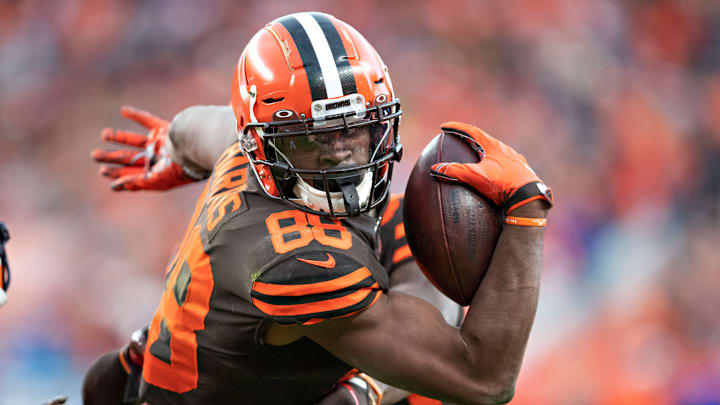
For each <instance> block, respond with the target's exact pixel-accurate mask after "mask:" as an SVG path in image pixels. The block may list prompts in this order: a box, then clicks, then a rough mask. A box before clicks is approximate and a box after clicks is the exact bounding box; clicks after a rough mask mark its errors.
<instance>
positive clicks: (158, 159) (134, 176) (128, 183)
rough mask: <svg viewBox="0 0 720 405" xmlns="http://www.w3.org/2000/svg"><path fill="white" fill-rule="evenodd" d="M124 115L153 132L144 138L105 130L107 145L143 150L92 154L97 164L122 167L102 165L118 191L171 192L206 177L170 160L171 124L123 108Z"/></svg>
mask: <svg viewBox="0 0 720 405" xmlns="http://www.w3.org/2000/svg"><path fill="white" fill-rule="evenodd" d="M122 115H123V117H125V118H129V119H131V120H134V121H136V122H138V123H139V124H140V125H142V126H144V127H145V128H147V129H148V130H150V132H149V133H148V135H142V134H138V133H135V132H128V131H118V130H115V129H112V128H105V129H103V131H102V132H101V133H100V137H101V138H102V140H103V141H105V142H112V143H117V144H120V145H125V146H129V147H132V148H141V149H142V150H132V149H120V150H106V149H95V150H93V151H92V158H93V159H94V160H95V161H96V162H100V163H111V164H115V165H118V166H107V165H102V166H101V167H100V170H99V173H100V175H102V176H105V177H109V178H111V179H114V181H113V182H112V183H110V187H111V188H112V189H113V190H114V191H122V190H130V191H137V190H168V189H171V188H174V187H178V186H181V185H183V184H187V183H192V182H195V181H199V180H202V179H203V178H204V176H203V175H202V174H199V173H193V172H191V171H189V170H187V169H185V170H183V168H182V167H181V166H180V165H179V164H177V163H175V162H173V161H172V160H171V159H170V156H169V154H168V151H167V148H166V143H167V136H168V128H169V126H170V123H169V122H168V121H166V120H164V119H161V118H158V117H156V116H154V115H152V114H150V113H148V112H146V111H142V110H138V109H136V108H133V107H129V106H124V107H123V108H122Z"/></svg>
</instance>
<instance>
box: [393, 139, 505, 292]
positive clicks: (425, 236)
mask: <svg viewBox="0 0 720 405" xmlns="http://www.w3.org/2000/svg"><path fill="white" fill-rule="evenodd" d="M477 161H478V155H477V153H476V152H475V151H473V150H472V149H471V148H470V146H469V145H468V144H467V143H465V142H464V141H462V140H460V139H459V138H457V137H455V136H452V135H447V134H445V133H441V134H440V135H438V136H436V137H435V138H433V140H432V141H431V142H430V143H429V144H428V145H427V146H426V147H425V150H424V151H423V152H422V155H421V156H420V159H418V161H417V162H416V163H415V167H414V168H413V171H412V173H411V174H410V180H409V181H408V184H407V188H406V190H405V202H404V207H403V214H404V222H405V234H406V238H407V241H408V244H409V245H410V249H411V250H412V253H413V255H414V256H415V259H416V260H417V262H418V264H419V265H420V268H421V269H422V271H423V273H425V276H426V277H427V278H428V279H429V280H430V281H431V282H432V283H433V284H434V285H435V287H437V288H438V289H439V290H440V291H442V292H443V293H444V294H445V295H447V296H448V297H450V298H451V299H452V300H453V301H455V302H457V303H458V304H461V305H469V304H470V301H471V300H472V297H473V295H474V294H475V291H476V290H477V287H478V286H479V285H480V282H481V281H482V279H483V277H484V276H485V272H486V271H487V268H488V265H489V264H490V259H491V258H492V254H493V251H494V250H495V245H496V244H497V241H498V237H500V230H501V221H502V218H501V215H500V210H499V208H497V207H496V206H495V205H494V204H493V203H492V202H491V201H489V200H488V199H487V198H485V197H483V196H481V195H480V194H479V193H477V192H476V191H475V190H473V189H471V188H469V187H468V186H465V185H462V184H457V183H447V182H443V181H440V180H438V179H436V178H435V177H433V176H431V175H430V167H432V165H433V164H435V163H439V162H460V163H475V162H477Z"/></svg>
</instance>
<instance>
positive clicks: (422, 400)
mask: <svg viewBox="0 0 720 405" xmlns="http://www.w3.org/2000/svg"><path fill="white" fill-rule="evenodd" d="M407 401H408V403H409V404H410V405H443V403H442V402H440V401H438V400H437V399H431V398H427V397H423V396H421V395H418V394H410V395H409V396H408V397H407Z"/></svg>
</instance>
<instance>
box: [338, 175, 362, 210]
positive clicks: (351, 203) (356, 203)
mask: <svg viewBox="0 0 720 405" xmlns="http://www.w3.org/2000/svg"><path fill="white" fill-rule="evenodd" d="M340 190H341V191H342V194H343V200H344V202H345V211H346V212H348V213H349V214H350V216H351V217H356V216H358V215H360V197H359V196H358V193H357V189H356V188H355V184H353V183H345V184H343V185H341V186H340Z"/></svg>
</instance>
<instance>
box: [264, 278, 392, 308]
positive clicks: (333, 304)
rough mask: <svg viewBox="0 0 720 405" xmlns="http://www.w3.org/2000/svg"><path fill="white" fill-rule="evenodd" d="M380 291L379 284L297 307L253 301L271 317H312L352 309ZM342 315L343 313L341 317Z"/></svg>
mask: <svg viewBox="0 0 720 405" xmlns="http://www.w3.org/2000/svg"><path fill="white" fill-rule="evenodd" d="M379 289H380V287H379V286H378V284H377V283H375V284H373V285H372V287H370V288H362V289H359V290H357V291H355V292H353V293H352V294H348V295H346V296H343V297H339V298H334V299H330V300H325V301H316V302H308V303H306V304H297V305H272V304H267V303H264V302H262V301H260V300H258V299H255V298H253V300H252V301H253V305H255V306H256V307H257V308H258V309H259V310H261V311H262V312H264V313H265V314H268V315H271V316H293V315H295V316H297V315H310V314H314V313H317V312H330V311H336V310H342V309H345V308H348V307H352V306H353V305H356V304H358V303H360V302H362V301H363V300H364V299H366V298H368V296H369V295H370V294H372V293H373V292H377V291H378V290H379ZM341 314H342V311H341V313H340V314H339V315H341ZM335 316H338V315H335Z"/></svg>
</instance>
